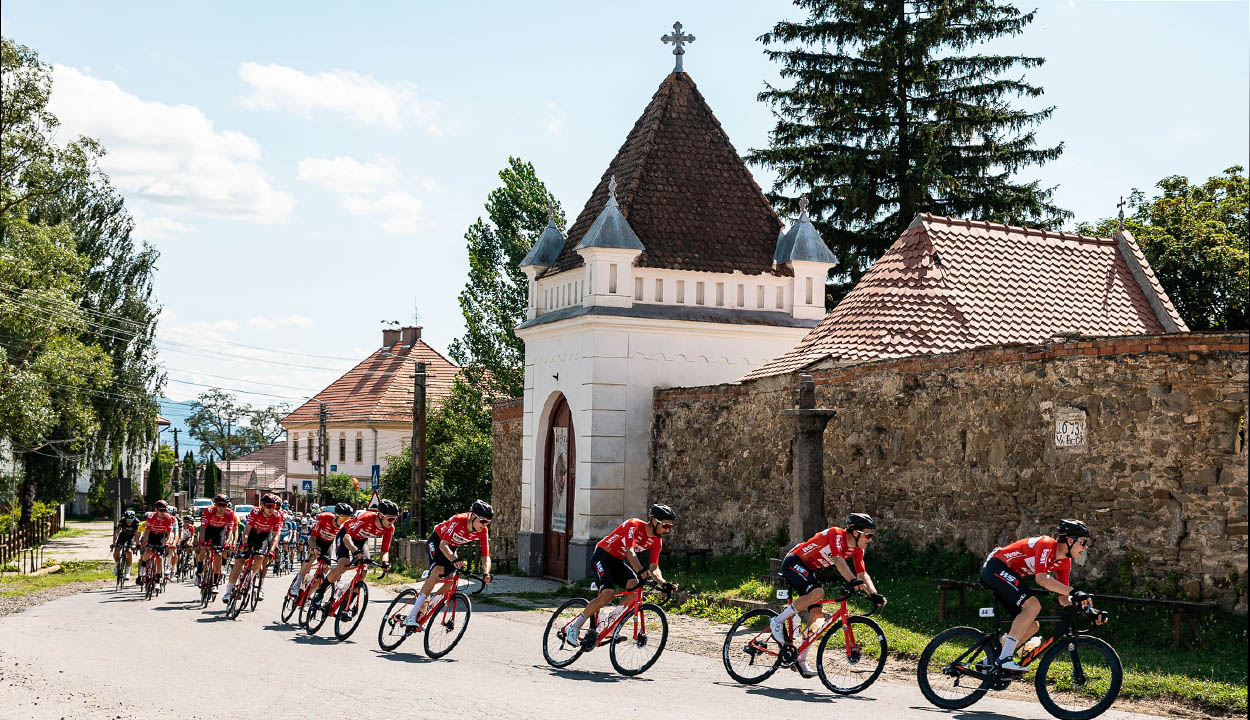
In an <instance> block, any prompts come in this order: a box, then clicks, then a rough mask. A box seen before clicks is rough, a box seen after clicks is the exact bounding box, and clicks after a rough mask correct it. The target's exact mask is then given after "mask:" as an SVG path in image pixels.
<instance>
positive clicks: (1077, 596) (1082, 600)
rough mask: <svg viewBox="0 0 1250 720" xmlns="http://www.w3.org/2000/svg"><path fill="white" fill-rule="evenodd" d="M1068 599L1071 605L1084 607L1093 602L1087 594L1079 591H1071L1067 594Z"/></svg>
mask: <svg viewBox="0 0 1250 720" xmlns="http://www.w3.org/2000/svg"><path fill="white" fill-rule="evenodd" d="M1068 599H1069V600H1071V601H1072V604H1073V605H1084V604H1086V603H1090V602H1092V601H1093V598H1091V597H1090V596H1089V593H1087V592H1082V591H1080V590H1073V591H1072V592H1071V593H1069V594H1068Z"/></svg>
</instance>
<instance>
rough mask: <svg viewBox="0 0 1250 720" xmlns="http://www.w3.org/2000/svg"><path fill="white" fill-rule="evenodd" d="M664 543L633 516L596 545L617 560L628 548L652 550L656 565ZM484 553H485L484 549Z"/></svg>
mask: <svg viewBox="0 0 1250 720" xmlns="http://www.w3.org/2000/svg"><path fill="white" fill-rule="evenodd" d="M663 544H664V541H663V540H661V539H660V536H659V535H648V534H647V521H646V520H639V519H638V518H631V519H629V520H626V521H625V522H623V523H621V525H620V527H618V528H616V529H615V530H613V531H612V532H611V533H609V534H608V536H607V537H605V538H604V539H602V540H600V541H599V544H598V545H596V546H595V547H600V548H603V549H604V551H605V552H607V553H608V554H609V555H611V556H612V557H614V558H616V559H617V560H624V559H625V551H626V550H631V549H632V550H633V551H634V552H635V553H637V552H639V551H641V550H650V551H651V557H650V560H648V564H651V565H654V564H657V563H659V562H660V547H661V546H663ZM483 547H484V546H483ZM483 554H485V551H484V550H483Z"/></svg>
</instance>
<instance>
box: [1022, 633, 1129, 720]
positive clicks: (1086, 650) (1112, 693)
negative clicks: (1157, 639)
mask: <svg viewBox="0 0 1250 720" xmlns="http://www.w3.org/2000/svg"><path fill="white" fill-rule="evenodd" d="M1123 680H1124V670H1123V668H1122V667H1121V665H1120V656H1119V655H1117V654H1116V652H1115V650H1114V649H1113V648H1112V647H1111V646H1110V645H1108V644H1107V643H1105V642H1103V641H1102V640H1100V639H1099V638H1096V637H1090V636H1088V635H1078V636H1077V637H1074V638H1070V639H1068V640H1066V641H1060V642H1056V643H1055V645H1054V647H1052V648H1051V649H1050V650H1047V651H1046V655H1044V656H1043V657H1042V662H1041V663H1040V664H1039V665H1038V666H1037V676H1036V677H1035V678H1034V679H1033V684H1034V685H1035V686H1036V687H1037V699H1038V700H1040V701H1041V703H1042V707H1044V708H1046V712H1048V713H1050V714H1051V715H1054V716H1055V717H1057V718H1062V720H1088V719H1089V718H1092V717H1097V716H1099V715H1101V714H1103V713H1104V712H1106V710H1107V708H1109V707H1111V703H1113V702H1115V699H1116V696H1118V695H1119V694H1120V683H1121V682H1122V681H1123Z"/></svg>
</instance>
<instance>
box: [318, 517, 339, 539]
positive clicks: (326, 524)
mask: <svg viewBox="0 0 1250 720" xmlns="http://www.w3.org/2000/svg"><path fill="white" fill-rule="evenodd" d="M313 533H314V534H315V535H316V536H317V539H318V540H333V539H334V538H335V536H337V535H338V534H339V526H338V525H337V524H335V522H334V513H332V512H323V513H321V514H320V515H318V516H317V526H316V527H314V528H313Z"/></svg>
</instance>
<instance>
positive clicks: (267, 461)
mask: <svg viewBox="0 0 1250 720" xmlns="http://www.w3.org/2000/svg"><path fill="white" fill-rule="evenodd" d="M239 461H243V462H258V463H261V464H262V465H271V466H273V467H276V468H278V469H279V470H281V471H282V472H283V474H285V473H286V440H279V441H278V442H275V443H271V444H269V445H266V446H265V447H263V448H260V449H259V450H253V451H252V452H250V453H248V454H246V455H244V456H243V457H241V458H236V459H235V462H239Z"/></svg>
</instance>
